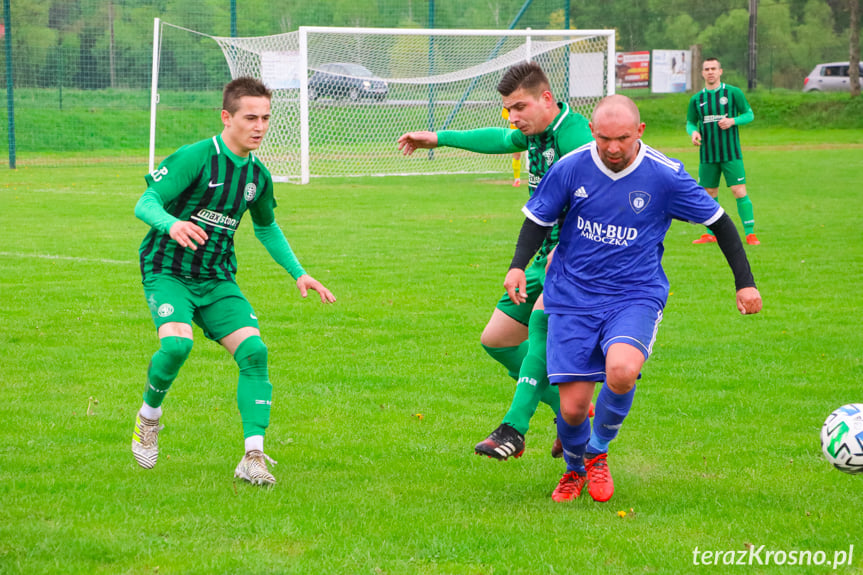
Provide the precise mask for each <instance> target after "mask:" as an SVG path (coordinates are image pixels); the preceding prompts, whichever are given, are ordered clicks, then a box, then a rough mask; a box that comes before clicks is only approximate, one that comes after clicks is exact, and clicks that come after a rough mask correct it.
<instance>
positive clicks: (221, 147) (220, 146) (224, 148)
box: [213, 134, 255, 167]
mask: <svg viewBox="0 0 863 575" xmlns="http://www.w3.org/2000/svg"><path fill="white" fill-rule="evenodd" d="M213 143H214V144H215V145H216V152H217V153H219V154H222V153H224V154H225V155H226V156H228V157H229V158H231V161H232V162H234V163H235V164H236V165H237V166H240V167H242V166H245V165H246V164H248V163H249V161H253V160H254V157H255V155H254V154H253V153H252V152H249V155H248V156H247V157H245V158H241V157H240V156H238V155H237V154H235V153H234V152H232V151H231V149H230V148H229V147H228V145H227V144H225V141H224V140H223V139H222V135H221V134H218V135H216V136H213Z"/></svg>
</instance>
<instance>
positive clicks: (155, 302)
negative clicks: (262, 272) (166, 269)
mask: <svg viewBox="0 0 863 575" xmlns="http://www.w3.org/2000/svg"><path fill="white" fill-rule="evenodd" d="M143 284H144V296H145V297H146V298H147V305H148V306H149V308H150V314H152V316H153V323H155V324H156V330H158V329H159V328H160V327H161V326H162V325H164V324H166V323H172V322H178V323H185V324H188V325H192V322H193V321H194V322H195V323H196V324H197V325H198V326H199V327H200V328H201V329H202V330H204V335H205V336H207V337H208V338H209V339H212V340H215V341H218V340H220V339H222V338H223V337H225V336H227V335H229V334H232V333H234V332H235V331H237V330H238V329H240V328H242V327H253V328H255V329H258V318H257V316H256V315H255V310H253V309H252V305H251V304H250V303H249V301H248V300H247V299H246V297H245V296H244V295H243V293H242V292H241V291H240V286H238V285H237V284H236V283H234V282H232V281H228V280H218V279H214V280H194V279H187V278H181V277H177V276H173V275H170V274H156V275H154V276H150V277H147V278H144V281H143Z"/></svg>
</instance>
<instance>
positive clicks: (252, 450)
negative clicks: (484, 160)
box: [132, 78, 335, 485]
mask: <svg viewBox="0 0 863 575" xmlns="http://www.w3.org/2000/svg"><path fill="white" fill-rule="evenodd" d="M270 98H271V94H270V91H269V90H268V89H267V87H266V86H264V84H262V83H261V82H260V81H258V80H255V79H253V78H237V79H235V80H233V81H232V82H230V83H229V84H227V85H226V86H225V89H224V93H223V103H222V106H223V109H222V123H223V124H224V129H223V130H222V132H221V134H220V135H218V136H214V137H212V138H210V139H208V140H203V141H201V142H197V143H195V144H192V145H189V146H184V147H182V148H180V149H179V150H177V151H176V152H175V153H173V154H172V155H170V156H169V157H167V158H166V159H165V160H164V161H163V162H162V163H161V164H160V166H159V168H158V169H156V170H155V171H153V172H152V173H151V174H148V175H147V176H146V178H145V179H146V181H147V190H146V191H145V192H144V194H143V195H142V196H141V199H140V200H139V201H138V204H137V205H136V206H135V215H136V216H137V217H138V218H140V219H141V220H143V221H144V222H146V223H147V224H149V225H150V231H149V232H148V233H147V236H146V237H145V238H144V241H143V242H142V243H141V248H140V250H139V252H140V260H141V275H142V276H143V284H144V295H145V297H146V299H147V304H148V306H149V308H150V313H151V315H152V317H153V321H154V323H155V324H156V329H157V331H158V335H159V342H160V346H159V350H158V351H157V352H156V353H155V355H153V358H152V360H151V361H150V366H149V368H148V370H147V382H146V386H145V388H144V403H143V405H142V406H141V409H140V410H139V412H138V415H137V418H136V421H135V430H134V432H133V434H132V453H133V454H134V456H135V459H136V460H137V462H138V464H139V465H140V466H141V467H143V468H144V469H151V468H152V467H153V466H154V465H155V464H156V461H157V459H158V456H159V446H158V433H159V430H160V429H161V428H162V427H161V426H160V425H159V419H160V418H161V416H162V407H161V405H162V401H163V400H164V398H165V394H166V393H167V391H168V388H170V386H171V383H173V381H174V379H175V378H176V377H177V373H178V372H179V370H180V367H182V365H183V363H184V362H185V361H186V358H187V357H188V356H189V352H191V350H192V322H194V323H196V324H198V326H200V327H201V328H202V329H203V331H204V335H205V336H206V337H208V338H209V339H212V340H214V341H218V342H219V343H220V344H221V345H222V346H223V347H224V348H225V349H226V350H227V351H228V352H229V353H230V354H231V355H232V356H233V357H234V360H235V361H236V362H237V365H238V366H239V370H240V374H239V382H238V384H237V404H238V407H239V411H240V415H241V417H242V422H243V436H244V438H245V455H244V456H243V458H242V459H241V461H240V463H239V464H238V465H237V468H236V470H235V472H234V475H235V476H236V477H239V478H241V479H244V480H246V481H249V482H251V483H253V484H257V485H272V484H274V483H275V481H276V480H275V478H273V475H272V474H271V473H270V472H269V470H268V468H267V463H266V462H267V461H270V462H272V460H271V459H270V458H269V457H267V456H266V455H265V454H264V433H265V431H266V429H267V426H268V425H269V421H270V405H271V403H272V390H273V388H272V385H271V384H270V381H269V375H268V369H267V347H266V346H265V345H264V342H263V341H262V340H261V334H260V331H259V329H258V318H257V316H256V315H255V312H254V310H253V309H252V306H251V305H250V304H249V302H248V301H247V300H246V298H245V297H244V296H243V294H242V292H241V291H240V288H239V287H238V286H237V284H236V282H235V280H234V275H235V274H236V272H237V262H236V257H235V254H234V232H236V230H237V227H238V226H239V225H240V220H241V219H242V217H243V215H244V214H245V212H246V211H248V212H249V214H250V215H251V218H252V224H253V226H254V228H255V236H256V237H257V238H258V239H259V240H260V241H261V243H263V244H264V246H265V247H266V249H267V251H268V252H269V253H270V255H271V256H272V257H273V259H274V260H275V261H276V262H278V263H279V264H281V265H282V266H283V267H284V268H285V269H286V270H287V271H288V272H289V273H290V274H291V275H292V276H293V277H294V279H295V280H296V283H297V288H298V289H299V290H300V294H301V295H302V296H303V297H306V296H307V294H308V290H310V289H311V290H314V291H316V292H318V294H319V295H320V298H321V301H322V302H325V303H332V302H334V301H335V297H334V296H333V294H332V293H331V292H330V291H329V290H328V289H327V288H325V287H324V286H323V285H322V284H321V283H320V282H319V281H317V280H315V279H314V278H312V277H311V276H310V275H308V274H307V273H306V272H305V271H304V270H303V268H302V266H301V265H300V263H299V262H298V261H297V258H296V257H295V256H294V253H293V252H292V251H291V247H290V245H289V244H288V242H287V240H286V239H285V236H284V234H283V233H282V230H281V228H279V225H278V224H277V223H276V221H275V216H274V214H273V208H274V207H275V206H276V200H275V198H274V197H273V180H272V178H271V177H270V173H269V172H268V171H267V169H266V168H265V167H264V165H263V164H262V163H261V161H260V160H259V159H258V158H257V157H256V156H255V155H254V154H253V153H252V151H253V150H256V149H257V148H258V146H260V145H261V141H262V140H263V138H264V135H265V134H266V133H267V128H268V127H269V122H270Z"/></svg>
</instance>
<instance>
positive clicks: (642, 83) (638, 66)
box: [615, 51, 650, 88]
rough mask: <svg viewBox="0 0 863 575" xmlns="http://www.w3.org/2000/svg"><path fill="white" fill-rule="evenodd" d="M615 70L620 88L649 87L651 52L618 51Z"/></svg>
mask: <svg viewBox="0 0 863 575" xmlns="http://www.w3.org/2000/svg"><path fill="white" fill-rule="evenodd" d="M615 70H616V73H615V76H616V82H615V84H616V85H617V87H618V88H647V87H648V86H649V85H650V52H649V51H644V52H618V54H617V63H616V67H615Z"/></svg>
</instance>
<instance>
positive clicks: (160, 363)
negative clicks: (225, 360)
mask: <svg viewBox="0 0 863 575" xmlns="http://www.w3.org/2000/svg"><path fill="white" fill-rule="evenodd" d="M191 351H192V340H191V339H189V338H187V337H173V336H171V337H163V338H162V339H160V340H159V351H157V352H156V353H155V354H153V358H152V359H151V360H150V367H149V368H147V385H146V387H145V388H144V403H146V404H147V405H149V406H150V407H159V406H160V405H162V401H163V400H164V399H165V394H166V393H168V389H169V388H170V387H171V384H172V383H174V380H175V379H176V378H177V374H178V373H179V372H180V368H181V367H183V363H185V362H186V358H187V357H189V353H190V352H191Z"/></svg>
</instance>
